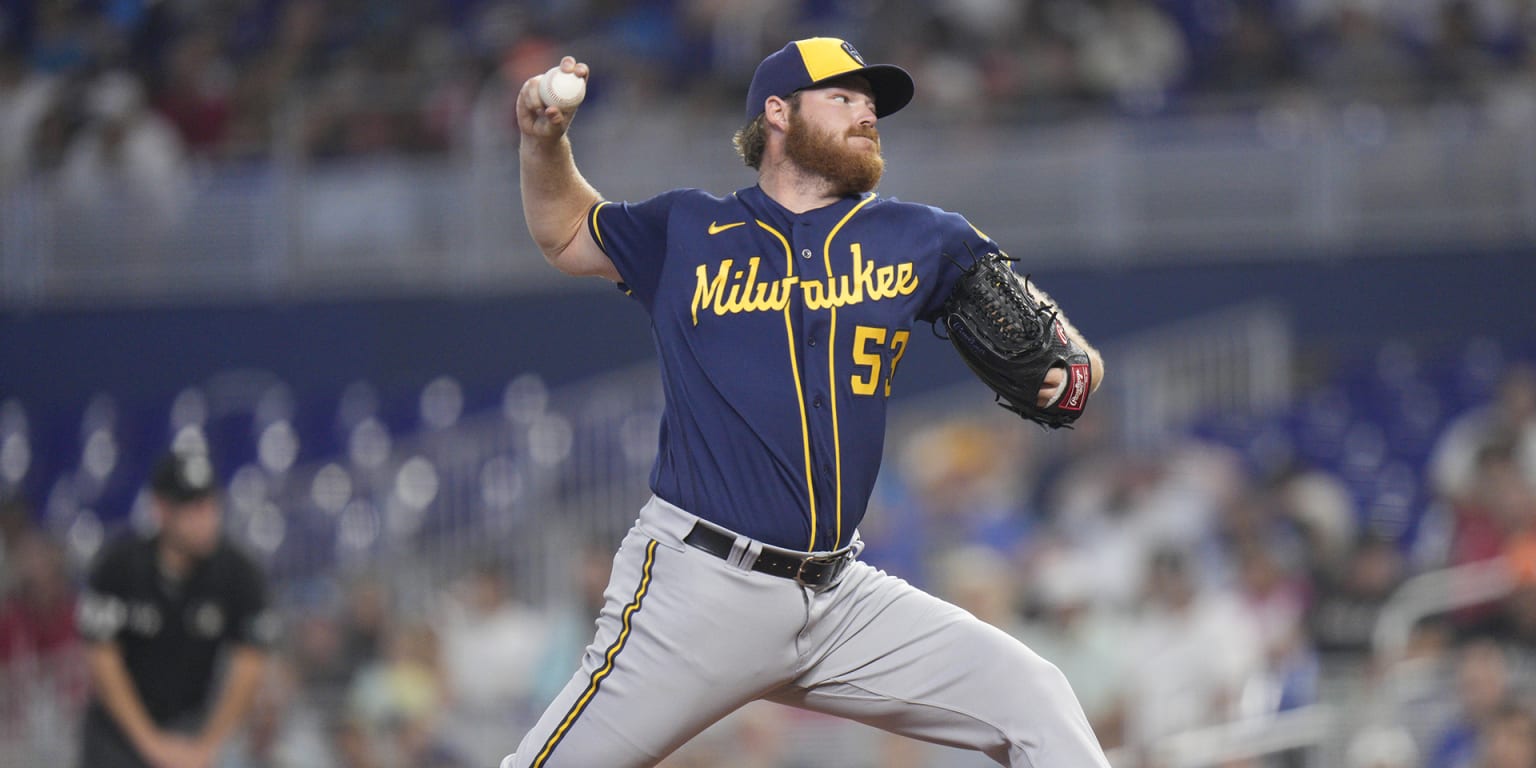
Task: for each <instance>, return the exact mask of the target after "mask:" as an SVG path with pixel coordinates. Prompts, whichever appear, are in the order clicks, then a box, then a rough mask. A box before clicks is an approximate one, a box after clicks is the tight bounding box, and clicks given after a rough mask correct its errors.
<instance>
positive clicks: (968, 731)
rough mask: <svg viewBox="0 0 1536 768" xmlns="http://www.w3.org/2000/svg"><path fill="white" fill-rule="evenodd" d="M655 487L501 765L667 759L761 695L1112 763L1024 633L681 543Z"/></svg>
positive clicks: (868, 577)
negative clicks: (557, 672) (581, 650)
mask: <svg viewBox="0 0 1536 768" xmlns="http://www.w3.org/2000/svg"><path fill="white" fill-rule="evenodd" d="M697 521H698V518H696V517H695V516H693V515H692V514H689V513H688V512H686V511H684V510H682V509H679V508H677V507H676V506H673V505H671V504H669V503H667V502H665V501H662V500H661V499H657V498H654V497H653V498H652V499H651V501H650V502H649V503H647V504H646V505H645V507H644V508H643V509H641V511H640V519H639V520H638V522H637V523H636V524H635V527H634V528H633V529H631V530H630V532H629V534H628V535H627V536H626V537H625V539H624V542H623V544H622V545H621V546H620V548H619V552H618V554H617V555H616V556H615V558H614V563H613V576H612V578H611V579H610V580H609V583H608V589H607V592H606V593H605V595H604V600H605V603H604V606H603V610H602V614H601V615H600V616H599V617H598V620H597V636H596V637H595V638H594V639H593V641H592V644H591V645H589V646H588V647H587V650H586V653H585V654H584V656H583V657H582V661H581V668H580V669H579V670H577V672H576V674H575V676H574V677H572V678H571V681H570V683H569V684H567V685H566V687H565V689H564V690H563V691H561V693H560V694H559V695H558V696H557V697H556V698H555V700H554V702H553V703H551V704H550V705H549V708H548V709H546V710H545V712H544V715H543V716H542V717H541V718H540V719H539V722H538V724H537V725H536V726H534V728H533V730H532V731H530V732H529V733H528V734H527V735H526V736H524V737H523V740H522V743H521V744H519V745H518V748H517V752H516V753H514V754H512V755H509V756H507V758H506V759H504V760H503V761H502V763H501V768H628V767H629V766H634V767H636V768H638V767H640V766H651V765H655V764H656V763H657V762H659V761H660V760H661V759H662V758H664V757H666V756H667V755H668V754H669V753H671V752H672V751H673V750H675V749H677V748H678V747H680V746H681V745H683V744H684V743H685V742H687V741H688V740H689V739H690V738H692V737H693V736H695V735H696V734H698V733H699V732H700V731H702V730H704V729H705V728H706V727H708V726H709V725H711V724H712V723H714V722H715V721H717V720H719V719H721V718H723V717H725V716H726V715H728V714H730V713H731V712H732V711H733V710H735V709H737V708H738V707H740V706H742V705H744V704H746V703H748V702H750V701H753V700H755V699H767V700H769V701H774V702H778V703H780V704H787V705H789V706H793V707H800V708H803V709H809V710H814V711H817V712H824V713H828V714H832V715H837V716H840V717H845V718H848V719H851V720H856V721H858V722H861V723H866V724H869V725H872V726H875V727H877V728H883V729H885V730H888V731H892V732H895V733H899V734H902V735H905V736H909V737H912V738H915V739H921V740H923V741H929V742H933V743H936V744H944V745H948V746H954V747H962V748H967V749H973V750H977V751H980V752H983V753H985V754H986V755H987V756H988V757H990V758H992V759H993V760H995V761H997V762H998V763H999V764H1001V765H1008V766H1014V767H1015V768H1020V767H1023V766H1027V767H1028V768H1109V763H1108V761H1107V760H1106V759H1105V757H1104V753H1103V751H1102V750H1101V749H1100V748H1099V744H1098V741H1097V739H1096V738H1095V737H1094V734H1093V731H1092V729H1091V728H1090V727H1089V725H1088V720H1087V718H1086V717H1085V716H1084V715H1083V710H1082V707H1081V706H1080V705H1079V704H1078V702H1077V698H1076V696H1074V695H1073V693H1072V689H1071V687H1070V686H1069V685H1068V684H1067V681H1066V678H1065V677H1063V676H1062V674H1061V672H1060V671H1059V670H1057V669H1056V667H1055V666H1053V665H1052V664H1050V663H1049V662H1047V661H1045V660H1044V659H1042V658H1040V656H1038V655H1036V654H1035V653H1034V652H1033V651H1031V650H1029V649H1028V648H1027V647H1025V646H1024V645H1023V644H1022V643H1020V642H1019V641H1018V640H1015V639H1014V638H1013V637H1011V636H1009V635H1008V634H1006V633H1004V632H1002V631H1001V630H998V629H996V628H994V627H992V626H990V625H988V624H986V623H984V622H982V621H981V620H979V619H977V618H975V617H974V616H972V615H971V614H969V613H967V612H965V611H963V610H961V609H959V608H957V607H955V606H953V605H950V604H949V603H946V602H944V601H942V600H939V599H938V598H936V597H933V596H931V595H929V594H927V593H925V592H923V591H922V590H919V589H917V588H916V587H913V586H911V585H910V584H907V583H906V582H905V581H902V580H901V579H898V578H896V577H894V576H890V575H888V574H886V573H884V572H882V571H879V570H876V569H875V568H873V567H871V566H869V565H866V564H864V563H862V562H854V563H853V564H851V565H850V566H849V567H848V568H847V569H846V570H845V571H844V572H843V573H842V576H841V578H840V579H839V580H838V581H836V582H835V583H833V584H831V585H829V586H827V587H824V588H822V589H820V590H816V589H811V588H808V587H804V586H801V585H800V584H798V583H796V582H795V581H793V580H791V579H787V578H782V577H779V576H774V575H770V574H765V573H758V572H755V571H752V570H750V569H749V568H750V565H751V563H752V562H753V559H754V558H755V557H756V554H757V552H758V551H760V550H761V548H762V546H763V545H762V544H761V543H760V542H756V541H754V540H751V539H747V538H745V537H738V538H737V546H736V548H735V549H734V550H733V551H732V556H731V558H729V559H722V558H719V557H716V556H714V555H711V554H709V553H707V552H704V551H701V550H698V549H695V548H693V547H691V546H689V545H687V544H684V543H683V537H684V536H686V535H687V534H688V532H689V531H690V530H692V528H693V526H694V524H695V523H696V522H697Z"/></svg>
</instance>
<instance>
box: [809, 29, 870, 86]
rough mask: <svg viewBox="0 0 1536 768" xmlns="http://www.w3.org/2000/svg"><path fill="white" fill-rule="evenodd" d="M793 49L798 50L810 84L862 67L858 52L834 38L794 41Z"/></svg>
mask: <svg viewBox="0 0 1536 768" xmlns="http://www.w3.org/2000/svg"><path fill="white" fill-rule="evenodd" d="M795 47H796V48H799V49H800V58H801V60H803V61H804V62H805V71H806V72H807V73H809V74H810V76H811V82H820V81H822V80H825V79H827V78H829V77H836V76H838V75H841V74H843V73H844V72H852V71H853V70H855V69H860V68H862V67H863V66H864V61H863V59H862V58H860V57H859V52H858V51H855V50H854V49H853V46H851V45H849V44H847V43H845V42H843V41H842V40H839V39H837V38H835V37H812V38H808V39H806V40H796V41H795Z"/></svg>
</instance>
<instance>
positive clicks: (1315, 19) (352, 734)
mask: <svg viewBox="0 0 1536 768" xmlns="http://www.w3.org/2000/svg"><path fill="white" fill-rule="evenodd" d="M809 34H831V35H836V36H840V37H845V38H847V39H850V40H852V41H854V42H855V44H856V45H858V46H859V47H860V49H861V50H862V51H863V52H864V53H865V54H866V56H868V57H869V58H870V59H871V60H881V61H895V62H898V63H901V64H903V65H904V66H907V67H908V68H909V69H911V70H912V71H913V73H914V75H915V76H916V79H917V81H918V85H919V95H918V98H917V101H916V102H914V104H913V106H912V107H911V108H909V109H908V110H906V111H904V112H903V113H902V114H901V115H900V116H899V117H897V118H893V119H891V120H889V121H885V122H883V123H882V126H881V128H882V131H883V134H884V137H885V140H886V147H887V153H888V163H889V166H888V167H889V170H888V174H887V177H886V181H885V183H884V185H883V186H882V189H881V191H882V193H884V194H888V195H894V196H897V197H901V198H904V199H911V200H919V201H923V202H929V203H933V204H936V205H941V206H943V207H946V208H950V209H952V210H958V211H961V212H963V213H965V214H966V215H967V216H968V217H969V218H971V219H972V221H974V222H975V223H976V224H977V225H978V226H980V227H981V228H982V229H983V230H985V231H987V232H988V233H989V234H991V235H992V236H994V237H995V238H996V239H998V240H999V241H1000V242H1002V243H1004V244H1005V245H1006V246H1007V247H1009V249H1010V251H1011V252H1012V253H1013V255H1015V256H1018V257H1020V258H1021V259H1022V260H1023V262H1022V263H1023V265H1024V267H1023V268H1024V269H1025V270H1027V271H1029V272H1032V273H1033V274H1034V276H1035V278H1036V279H1037V280H1039V281H1040V282H1041V283H1042V284H1043V285H1044V286H1046V287H1047V288H1048V289H1049V290H1050V291H1051V292H1052V293H1053V294H1054V295H1055V296H1056V297H1057V298H1058V299H1060V301H1061V302H1062V304H1063V305H1064V306H1065V307H1066V308H1067V310H1068V311H1069V312H1070V313H1071V315H1072V317H1073V319H1074V320H1075V322H1076V324H1077V325H1078V326H1079V327H1080V328H1081V329H1082V330H1083V331H1084V332H1085V333H1086V334H1087V335H1088V336H1089V337H1090V338H1092V339H1094V340H1095V341H1096V342H1098V343H1100V344H1101V346H1102V348H1103V349H1104V351H1105V356H1106V359H1107V360H1108V365H1109V376H1108V382H1109V383H1108V384H1107V385H1106V387H1107V389H1106V390H1105V392H1104V393H1103V394H1102V396H1101V397H1100V398H1099V402H1098V404H1097V407H1096V409H1095V412H1094V413H1093V415H1092V418H1090V419H1089V420H1088V421H1087V422H1086V423H1084V424H1083V425H1081V427H1080V428H1079V429H1077V430H1075V431H1073V432H1071V433H1064V434H1045V433H1042V432H1040V431H1038V430H1035V429H1033V428H1030V427H1028V426H1026V425H1024V424H1022V423H1018V422H1016V421H1015V420H1013V419H1012V417H1004V415H1003V412H1002V411H999V410H997V409H996V408H995V407H993V406H991V405H990V403H989V402H988V399H989V396H988V394H987V393H986V392H985V391H984V390H982V389H981V387H980V386H979V385H977V384H975V383H974V382H972V381H971V380H970V379H969V376H968V374H967V373H966V372H965V370H964V368H963V366H960V365H958V364H956V361H955V360H954V359H953V354H952V352H950V351H949V350H948V348H947V346H946V345H945V344H944V343H943V342H941V341H937V340H933V339H925V340H922V341H921V342H917V341H915V342H914V345H913V349H912V351H911V353H910V354H909V355H908V356H907V357H906V359H905V360H904V361H903V363H902V368H901V373H900V376H898V378H897V385H896V387H895V394H894V402H893V404H892V412H893V430H892V433H891V436H890V438H889V439H888V440H887V444H886V446H887V455H888V459H887V463H886V466H885V469H884V471H883V473H882V476H881V481H880V486H879V490H878V493H877V501H876V504H875V509H874V510H873V511H872V513H871V515H870V517H869V518H868V520H867V521H866V525H865V528H864V534H865V537H866V539H868V540H869V542H870V548H869V550H868V553H867V556H868V558H869V559H870V560H872V561H873V562H876V563H877V564H880V565H881V566H883V567H886V568H889V569H891V570H893V571H895V572H897V573H899V574H901V575H903V576H905V577H907V578H909V579H911V580H913V581H914V582H916V583H919V584H921V585H923V586H924V587H926V588H929V589H932V590H934V591H936V592H938V593H939V594H942V595H945V596H948V597H949V598H950V599H953V600H956V601H958V602H960V603H961V604H962V605H965V606H966V607H968V608H970V609H971V610H973V611H975V612H976V613H978V614H979V615H982V616H983V617H985V618H987V619H988V620H989V621H993V622H994V623H997V624H999V625H1000V626H1003V627H1005V628H1007V629H1009V631H1012V632H1015V633H1017V634H1019V635H1020V636H1021V637H1024V638H1026V640H1027V641H1028V642H1030V643H1031V644H1032V645H1034V646H1036V647H1037V648H1039V649H1040V650H1041V651H1042V652H1043V653H1044V654H1045V655H1047V656H1048V657H1050V658H1052V659H1053V660H1055V661H1057V662H1058V663H1059V664H1060V665H1061V666H1062V667H1063V669H1064V670H1065V671H1066V672H1067V673H1068V675H1069V677H1070V678H1071V679H1072V680H1073V682H1074V685H1075V686H1076V687H1077V690H1078V692H1079V695H1080V696H1081V697H1082V698H1083V701H1084V704H1085V706H1086V707H1087V708H1088V709H1089V711H1090V714H1091V715H1092V716H1093V717H1094V720H1095V724H1096V725H1097V726H1098V727H1099V728H1100V733H1101V736H1102V737H1103V738H1104V739H1105V741H1106V743H1109V744H1111V745H1113V746H1115V751H1114V757H1115V761H1116V765H1117V766H1141V765H1145V766H1152V765H1160V766H1168V767H1169V768H1178V767H1180V766H1197V765H1233V766H1248V765H1260V766H1269V765H1276V766H1282V765H1283V766H1415V765H1423V766H1463V765H1486V766H1494V765H1530V764H1531V763H1530V761H1529V758H1528V757H1522V754H1524V755H1529V754H1532V753H1531V752H1526V753H1520V752H1519V751H1518V750H1519V749H1522V748H1523V749H1527V750H1536V726H1533V720H1532V718H1533V709H1532V706H1531V703H1530V699H1529V698H1528V695H1529V694H1530V693H1531V687H1530V686H1531V685H1532V683H1533V682H1536V679H1533V675H1536V667H1533V662H1536V656H1533V655H1532V654H1533V652H1536V621H1533V620H1532V619H1531V616H1532V610H1531V609H1532V597H1533V596H1536V590H1533V589H1532V588H1531V586H1532V584H1533V583H1536V582H1533V579H1536V575H1533V574H1536V567H1533V560H1532V557H1533V556H1532V554H1531V553H1532V546H1533V545H1532V541H1533V539H1532V538H1531V537H1532V536H1533V535H1536V529H1533V527H1532V526H1533V523H1536V468H1533V467H1536V404H1533V400H1536V394H1533V392H1536V382H1533V381H1532V380H1531V378H1530V376H1531V374H1530V373H1529V368H1528V367H1527V366H1529V365H1530V364H1531V361H1532V360H1533V359H1536V323H1533V319H1536V314H1533V311H1532V309H1531V295H1532V289H1533V288H1536V267H1533V266H1532V262H1531V259H1532V256H1533V250H1536V3H1531V2H1527V1H1525V0H1416V1H1415V2H1391V3H1389V2H1364V1H1360V0H1289V1H1288V0H1092V1H1089V2H1069V1H1067V0H1034V1H1033V2H1008V1H1007V0H946V1H945V2H934V3H919V2H900V1H899V0H890V1H882V0H863V1H860V2H855V1H853V0H845V1H843V2H839V1H838V0H804V1H803V2H788V1H785V0H776V1H774V2H745V0H740V1H737V0H718V1H716V2H707V1H705V0H693V1H689V0H652V1H650V2H640V3H621V2H599V1H597V0H591V1H583V0H545V1H543V2H493V1H492V0H454V1H451V2H450V1H447V0H444V1H443V2H427V1H426V0H393V1H391V2H383V1H378V2H369V1H364V0H351V1H349V2H331V3H319V2H301V1H299V0H291V1H284V0H216V1H211V2H173V1H169V0H168V1H164V2H158V3H157V2H136V1H135V0H122V1H121V2H105V1H104V0H103V1H101V2H92V1H91V0H79V1H78V2H68V1H63V0H59V1H49V0H44V1H43V2H36V3H32V2H4V3H0V40H3V41H4V49H3V53H0V496H3V498H4V499H5V500H6V501H5V507H4V512H3V515H0V521H3V528H0V537H3V542H4V549H3V554H0V585H3V588H4V589H5V594H6V602H5V604H4V606H5V607H4V608H3V609H0V766H6V768H10V766H18V767H19V766H28V767H30V766H42V765H66V764H68V760H69V755H70V754H71V753H72V750H73V742H72V739H73V730H74V718H75V716H76V714H77V712H78V711H79V708H80V706H81V703H82V699H83V695H84V689H83V686H84V681H83V679H82V673H81V668H80V665H79V664H78V663H77V662H78V659H79V658H80V656H79V654H80V648H79V646H78V642H77V641H76V640H74V638H73V635H72V632H71V631H70V627H69V623H68V620H67V617H68V616H69V615H70V611H71V606H72V601H73V599H74V594H75V592H76V590H77V589H78V584H79V580H80V577H81V574H82V572H83V569H84V568H85V567H86V565H87V563H88V562H89V559H90V557H91V556H92V554H93V553H94V552H95V551H96V549H97V548H98V547H99V546H100V543H101V541H102V540H103V537H105V536H109V535H111V534H112V533H113V532H115V531H116V530H118V529H120V528H121V527H123V526H127V525H135V524H141V522H142V517H143V511H142V504H143V502H142V499H141V497H140V494H139V487H140V484H141V482H142V478H143V476H144V473H145V472H146V470H147V467H148V466H149V463H150V462H151V461H152V459H153V458H154V456H155V455H156V454H157V453H158V452H159V451H160V450H162V449H163V448H164V447H165V446H167V445H169V444H170V443H171V442H172V441H174V440H177V439H181V440H196V439H199V438H201V439H206V440H207V441H208V443H209V444H210V445H211V446H212V448H213V450H214V451H215V456H216V458H217V464H218V466H219V467H220V469H221V471H222V473H223V475H224V477H225V478H226V480H227V486H228V494H227V504H226V510H227V517H226V520H227V525H228V527H229V530H230V533H231V534H232V535H233V536H234V537H235V538H236V539H238V540H239V541H241V542H242V543H243V544H244V545H245V546H246V547H247V548H248V549H250V550H251V551H252V552H254V553H255V554H257V555H258V556H259V557H260V558H261V559H262V561H263V562H264V563H265V564H266V565H267V567H268V569H269V571H270V573H271V574H272V576H273V579H274V584H275V594H276V595H277V598H278V600H279V604H280V605H281V607H282V609H283V614H284V618H285V621H286V626H287V628H288V630H287V632H286V633H285V638H286V639H285V642H284V644H283V647H282V648H281V649H280V652H279V654H278V658H277V662H276V663H275V664H274V665H273V667H272V670H271V674H270V676H269V677H270V679H269V682H268V685H267V686H266V689H265V690H264V692H263V695H262V699H261V704H260V706H259V711H258V714H257V716H256V717H255V719H254V721H253V723H252V726H251V728H250V729H249V730H248V733H247V735H246V737H245V740H244V743H243V744H242V746H241V748H240V749H239V750H238V752H239V754H238V755H232V756H231V759H230V761H229V763H228V764H229V765H231V766H267V765H271V766H330V765H345V766H392V765H399V766H407V765H408V766H429V765H430V766H458V765H489V764H493V763H494V760H495V758H496V757H498V756H499V755H500V754H502V753H504V752H505V751H507V750H508V749H510V747H511V746H512V744H513V743H514V742H515V740H516V739H517V738H518V736H519V735H520V734H521V733H522V730H523V729H524V728H525V727H526V725H527V724H528V723H529V722H530V721H531V719H532V718H533V717H535V716H536V714H537V712H538V711H539V709H540V708H541V706H542V704H543V702H544V701H546V700H547V699H548V698H549V697H550V696H552V695H553V692H554V691H555V690H556V689H557V688H558V686H559V685H560V684H561V683H563V681H564V679H565V677H566V675H568V674H569V672H570V669H571V668H572V666H571V665H572V663H573V662H574V660H575V658H576V655H577V653H578V652H579V649H580V647H581V645H582V643H583V642H585V640H586V639H587V637H588V634H589V632H590V626H591V624H590V621H591V613H592V609H591V606H590V601H591V600H592V598H593V590H594V588H599V589H600V585H601V583H602V579H603V578H604V575H605V569H606V566H607V563H606V561H607V558H608V557H609V555H610V552H611V547H612V545H613V543H614V542H615V541H616V540H617V538H618V536H619V535H620V534H621V532H622V531H623V530H624V529H625V528H626V527H627V525H628V523H629V521H630V519H631V518H632V515H633V513H634V511H635V509H636V508H637V506H638V504H639V503H640V502H641V501H642V500H643V499H644V497H645V493H646V492H645V476H646V473H647V471H648V468H649V463H650V460H651V458H652V454H653V450H654V440H655V429H656V420H657V414H658V408H659V401H658V398H659V387H658V385H657V382H656V378H655V375H656V374H655V368H654V364H653V362H652V352H651V348H650V339H649V334H648V333H647V332H646V328H645V324H644V321H643V314H642V313H641V311H640V310H639V309H638V308H636V307H634V306H633V305H632V304H631V303H630V302H628V301H626V300H624V299H623V297H622V296H620V295H619V294H618V293H616V292H615V291H613V290H612V288H610V287H606V286H604V285H602V284H600V283H597V282H596V281H593V282H584V281H576V280H568V279H563V278H560V277H559V276H558V275H557V274H555V273H554V272H553V271H552V270H549V269H548V268H547V267H545V266H544V265H543V264H542V261H541V260H540V259H539V258H538V256H537V252H536V250H535V249H534V248H533V247H532V244H531V242H530V241H529V240H528V237H527V234H526V231H525V230H524V228H523V224H522V220H521V212H520V206H519V204H518V202H517V200H518V198H517V189H516V170H517V168H516V138H515V125H514V123H513V120H512V116H511V114H510V112H509V107H510V96H511V93H512V90H511V89H510V88H509V84H516V83H520V82H521V80H522V79H523V78H525V77H527V76H529V75H532V74H536V73H538V72H540V71H542V70H543V69H545V68H546V67H547V66H549V65H550V63H552V62H553V61H554V60H556V58H557V57H558V56H559V55H560V54H562V53H566V52H569V53H573V54H575V55H577V56H578V57H580V58H581V59H583V60H585V61H588V62H590V63H591V64H592V66H593V69H594V73H595V75H594V80H593V82H592V86H591V91H590V95H589V99H588V103H587V104H586V105H585V106H584V107H583V109H582V112H581V114H580V116H579V118H578V120H577V123H576V126H575V128H574V132H573V135H574V139H575V142H576V146H577V159H578V162H579V163H580V164H581V166H582V168H583V170H584V171H585V172H586V174H587V176H588V177H589V178H590V179H591V180H592V181H593V182H594V184H596V185H597V186H598V187H599V188H600V189H601V190H603V191H604V193H605V194H606V195H608V196H609V197H612V198H620V199H623V198H628V199H640V198H643V197H646V196H648V195H650V194H653V193H655V192H658V191H661V190H664V189H667V188H671V187H674V186H683V185H687V186H702V187H705V188H708V189H710V190H712V191H715V192H726V191H729V190H731V189H734V188H737V187H739V186H742V185H745V184H747V183H750V180H751V177H750V175H749V173H748V171H747V170H746V169H744V168H742V167H741V166H740V164H739V161H738V160H736V159H735V158H734V156H733V155H732V153H731V151H730V148H729V144H728V137H729V135H730V132H731V131H732V130H734V128H736V127H737V126H736V124H735V123H736V120H737V118H736V117H735V116H736V115H737V114H738V112H739V106H740V100H741V98H742V96H743V91H744V88H745V85H746V83H747V81H748V79H749V77H750V73H751V69H752V67H753V66H755V64H756V62H757V61H758V60H759V59H760V58H761V56H762V55H764V54H765V53H766V52H768V51H770V50H773V49H775V48H777V47H778V46H780V45H782V43H783V41H785V40H787V39H791V38H794V37H800V36H806V35H809ZM924 335H925V334H917V336H919V337H920V336H924ZM1522 398H1523V399H1522ZM1500 750H1505V752H1504V753H1503V754H1502V757H1503V758H1504V759H1505V760H1512V761H1513V762H1504V763H1498V762H1494V761H1495V760H1497V759H1498V758H1499V757H1500V756H1501V755H1500V754H1498V753H1499V751H1500ZM980 764H982V763H981V762H978V759H977V758H975V757H972V756H967V755H965V754H963V753H958V752H953V751H949V750H941V749H936V748H929V747H925V746H919V745H914V744H911V743H908V742H902V741H899V740H896V739H893V738H890V737H885V736H883V735H880V734H878V733H877V732H874V731H871V730H869V729H866V728H863V727H860V726H855V725H849V724H846V723H841V722H839V721H829V720H825V719H823V718H819V717H811V716H807V715H804V714H802V713H796V712H791V711H787V710H781V709H777V708H773V707H766V706H765V707H756V706H755V707H751V708H749V709H748V710H745V711H744V712H743V713H742V714H741V715H739V716H737V717H733V718H732V719H730V720H728V721H727V722H726V723H724V724H722V725H721V726H720V727H718V728H716V729H714V730H712V731H711V732H709V733H708V734H706V735H705V737H703V738H701V739H700V740H699V742H698V743H696V744H695V745H693V746H691V747H690V748H688V749H687V750H685V751H684V752H683V753H680V754H679V755H678V756H677V757H675V758H674V759H673V760H671V761H669V762H668V765H669V766H673V767H674V768H675V767H676V766H688V765H722V766H724V765H730V766H775V767H777V766H786V767H787V766H807V767H810V766H823V765H845V766H861V765H868V766H917V765H932V766H972V765H980Z"/></svg>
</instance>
